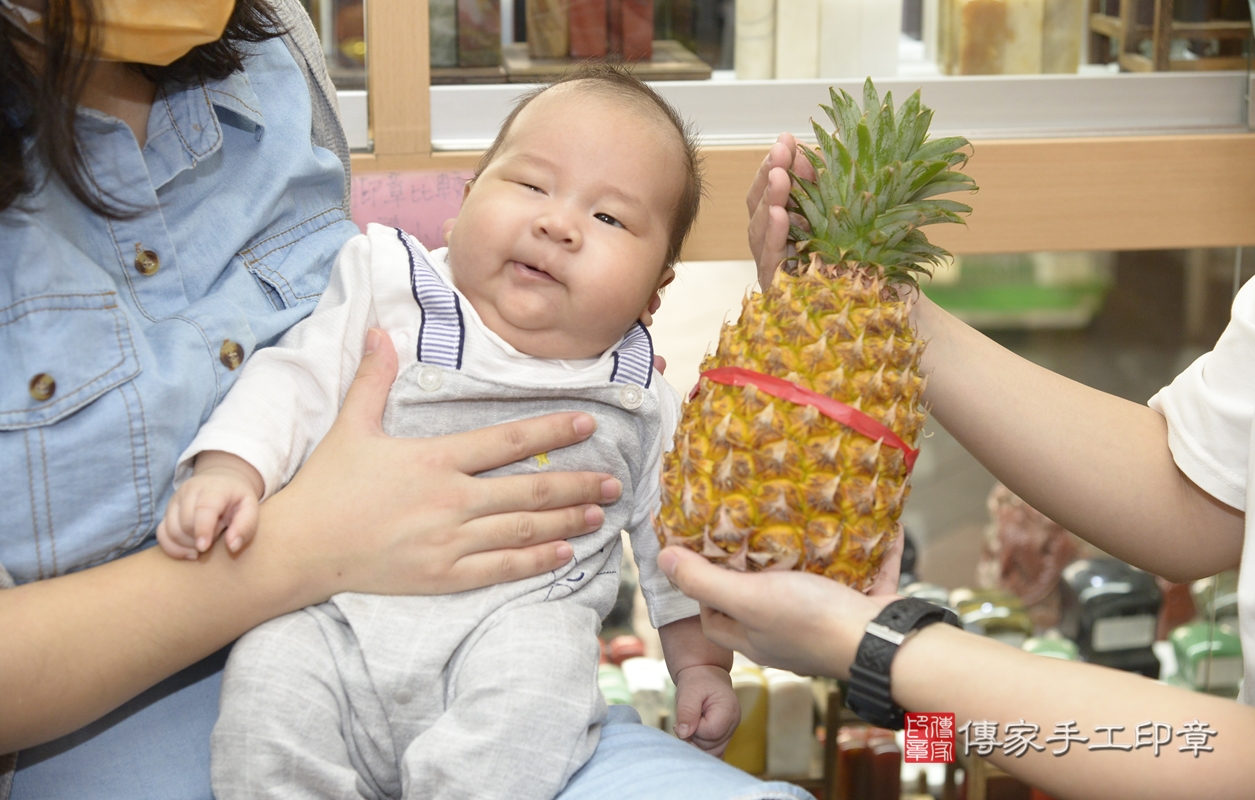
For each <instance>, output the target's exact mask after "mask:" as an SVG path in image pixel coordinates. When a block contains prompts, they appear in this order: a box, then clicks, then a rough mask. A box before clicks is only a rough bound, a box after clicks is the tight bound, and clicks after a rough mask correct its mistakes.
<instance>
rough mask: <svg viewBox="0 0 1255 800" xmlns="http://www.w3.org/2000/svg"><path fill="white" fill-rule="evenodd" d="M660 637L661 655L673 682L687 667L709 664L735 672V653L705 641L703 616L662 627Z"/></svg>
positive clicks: (659, 631) (707, 640)
mask: <svg viewBox="0 0 1255 800" xmlns="http://www.w3.org/2000/svg"><path fill="white" fill-rule="evenodd" d="M658 638H659V639H661V640H662V652H663V655H664V656H665V658H666V660H667V669H668V670H669V671H670V672H671V678H672V680H675V679H676V677H677V676H678V675H679V674H680V672H681V671H683V670H684V669H685V668H687V667H693V666H702V665H706V666H714V667H720V668H722V669H725V670H730V669H732V651H731V650H729V649H728V648H726V647H721V646H720V645H717V644H715V643H714V642H712V641H710V640H709V639H707V638H706V636H705V634H703V633H702V620H701V617H689V618H688V619H682V620H678V621H676V622H672V623H671V624H670V625H663V626H662V627H661V628H659V629H658Z"/></svg>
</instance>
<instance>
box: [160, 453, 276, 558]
mask: <svg viewBox="0 0 1255 800" xmlns="http://www.w3.org/2000/svg"><path fill="white" fill-rule="evenodd" d="M264 490H265V486H264V484H263V481H262V477H261V474H260V473H259V472H258V471H257V470H256V469H254V468H253V465H251V464H249V463H248V462H247V461H245V460H244V459H242V458H240V457H239V456H236V455H232V454H231V453H223V452H221V451H218V450H207V451H205V452H203V453H200V454H198V455H197V456H196V467H195V471H194V473H193V475H192V477H191V478H189V479H188V480H187V481H186V482H184V483H183V485H181V486H180V487H179V488H178V490H176V491H175V493H174V497H173V498H171V499H170V504H169V505H167V506H166V516H165V518H164V519H162V520H161V524H160V525H158V526H157V541H158V542H160V543H161V549H162V550H165V551H166V554H167V555H169V556H171V557H172V558H186V559H190V560H195V559H196V558H197V557H198V556H199V555H200V554H201V553H203V552H205V551H206V550H208V549H209V548H210V547H211V546H212V545H213V543H214V540H215V539H217V538H218V536H219V535H220V534H225V536H224V537H223V538H225V539H226V543H227V549H228V550H230V551H231V552H232V553H238V552H239V551H240V550H241V549H242V548H243V547H244V545H246V544H248V543H249V542H250V541H252V538H253V534H254V533H256V531H257V501H258V499H259V498H260V497H261V495H262V492H263V491H264Z"/></svg>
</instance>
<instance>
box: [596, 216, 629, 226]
mask: <svg viewBox="0 0 1255 800" xmlns="http://www.w3.org/2000/svg"><path fill="white" fill-rule="evenodd" d="M593 216H594V217H596V218H597V219H599V220H601V221H602V222H604V223H606V224H607V225H614V226H615V227H617V228H622V227H623V223H622V222H619V221H618V220H617V219H615V218H614V217H612V216H610V215H609V214H594V215H593Z"/></svg>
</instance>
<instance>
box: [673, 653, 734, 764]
mask: <svg viewBox="0 0 1255 800" xmlns="http://www.w3.org/2000/svg"><path fill="white" fill-rule="evenodd" d="M740 721H741V703H740V701H738V700H737V699H736V692H735V691H733V689H732V678H731V677H730V676H729V675H728V671H727V670H726V669H723V668H722V667H716V666H712V665H710V664H696V665H694V666H691V667H685V668H684V669H682V670H680V673H679V674H678V675H676V680H675V735H676V736H679V737H680V738H681V739H685V740H687V741H689V742H691V743H692V744H695V745H697V746H698V747H700V748H701V749H702V750H705V751H706V752H707V753H710V754H711V755H713V756H722V755H723V751H724V750H725V749H726V748H727V746H728V740H729V739H731V738H732V733H733V732H734V731H735V730H736V726H737V725H738V724H739V723H740Z"/></svg>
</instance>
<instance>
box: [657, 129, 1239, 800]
mask: <svg viewBox="0 0 1255 800" xmlns="http://www.w3.org/2000/svg"><path fill="white" fill-rule="evenodd" d="M809 168H810V167H809V162H808V161H807V159H805V158H804V157H803V156H802V155H800V154H799V152H798V150H797V146H796V142H795V141H794V140H793V137H792V136H790V135H788V134H784V135H782V136H781V137H780V140H779V141H778V142H777V143H776V144H775V145H774V146H773V147H772V149H771V151H770V152H769V154H768V156H767V158H766V159H765V160H764V162H763V165H762V167H761V168H760V170H759V173H758V175H757V176H756V178H755V180H754V183H753V185H752V186H751V189H750V192H749V196H748V198H747V203H748V206H749V211H750V217H751V220H750V227H749V230H750V246H751V249H752V251H753V253H754V255H755V259H756V261H757V262H758V266H759V278H760V283H761V284H762V285H764V286H766V285H769V284H770V283H771V282H772V280H773V275H774V273H775V271H776V266H777V265H778V264H779V263H780V262H781V261H782V260H783V258H784V256H785V254H786V246H787V241H788V233H789V220H788V215H787V213H786V209H787V205H788V197H789V190H790V181H789V176H788V172H787V171H788V170H789V169H793V171H794V172H795V173H798V174H802V175H808V174H809V173H808V170H809ZM910 321H911V324H912V326H913V327H914V329H915V335H916V337H917V338H918V339H920V340H922V341H925V342H927V343H928V347H927V349H926V350H925V353H924V356H923V358H922V360H921V362H920V364H919V371H920V372H921V373H922V374H923V375H925V376H927V378H928V384H927V388H926V389H925V390H924V391H923V393H922V400H923V401H924V402H926V403H927V404H928V405H929V407H930V410H931V412H932V414H933V416H934V418H936V419H937V420H938V421H939V422H940V423H941V424H942V425H943V426H944V427H945V428H946V430H947V431H949V432H950V433H951V434H952V435H954V437H955V438H956V439H957V440H958V441H959V442H960V443H961V444H963V446H964V447H965V448H967V449H968V450H969V451H970V452H971V453H973V455H975V456H976V457H977V458H978V459H979V460H980V461H981V463H982V464H983V465H984V466H985V467H986V468H988V469H989V471H990V472H992V473H993V474H994V476H995V477H996V478H997V479H999V480H1000V481H1002V482H1003V483H1004V484H1006V485H1007V486H1008V488H1010V489H1011V490H1012V491H1014V492H1015V493H1016V494H1018V495H1019V496H1020V497H1023V498H1024V499H1025V500H1026V501H1027V502H1029V503H1030V504H1031V505H1033V506H1034V507H1035V508H1038V509H1039V510H1041V511H1042V512H1043V513H1045V514H1046V515H1047V516H1049V517H1050V518H1051V519H1053V520H1054V521H1056V522H1058V523H1059V524H1061V525H1063V526H1064V527H1066V528H1067V529H1068V530H1071V531H1073V532H1075V533H1077V534H1078V535H1080V536H1082V537H1083V538H1085V539H1087V540H1088V541H1090V542H1092V543H1093V544H1095V545H1097V546H1098V547H1100V548H1101V549H1103V550H1105V551H1107V552H1109V553H1111V554H1113V555H1115V556H1117V557H1119V558H1122V559H1124V560H1125V561H1128V562H1130V563H1132V564H1135V565H1137V566H1140V567H1142V568H1144V569H1147V570H1150V571H1152V572H1155V573H1157V574H1160V575H1163V576H1165V577H1168V578H1170V579H1172V580H1174V581H1186V580H1191V579H1195V578H1200V577H1204V576H1207V575H1211V574H1213V573H1215V572H1218V571H1220V570H1223V569H1228V568H1232V567H1234V566H1237V564H1238V561H1239V560H1240V557H1241V553H1242V550H1243V537H1244V530H1243V528H1244V519H1243V516H1244V515H1243V513H1242V512H1241V511H1239V510H1238V509H1237V508H1235V505H1238V504H1240V502H1241V492H1242V487H1241V485H1240V483H1241V482H1242V481H1245V483H1246V491H1247V492H1248V493H1249V492H1250V490H1251V487H1252V486H1253V485H1255V482H1252V480H1251V477H1252V476H1251V474H1248V473H1247V472H1246V471H1245V470H1244V469H1243V467H1244V465H1245V464H1246V463H1247V461H1246V459H1245V458H1244V456H1243V454H1242V453H1238V454H1237V455H1236V456H1235V455H1234V454H1233V453H1232V452H1229V451H1227V450H1224V441H1219V443H1218V439H1217V436H1218V434H1215V433H1213V434H1212V437H1211V438H1207V437H1206V436H1201V435H1198V434H1199V428H1200V427H1202V426H1204V425H1206V424H1211V425H1213V426H1215V427H1214V430H1215V431H1221V432H1222V433H1223V435H1220V436H1219V438H1220V439H1221V440H1233V441H1237V442H1240V443H1242V445H1243V446H1245V444H1246V443H1247V442H1249V441H1250V437H1249V436H1242V435H1240V433H1239V435H1237V436H1234V435H1233V433H1234V430H1233V428H1232V427H1226V426H1225V424H1224V423H1234V424H1235V425H1236V427H1237V428H1242V427H1243V425H1245V426H1246V427H1248V428H1249V427H1250V424H1251V421H1252V418H1253V417H1255V367H1253V366H1252V365H1253V364H1255V356H1253V355H1252V352H1253V351H1255V286H1248V287H1247V288H1246V289H1244V290H1243V292H1242V293H1240V294H1239V296H1238V300H1237V302H1235V305H1234V320H1233V322H1232V323H1231V324H1230V327H1229V329H1228V330H1226V332H1225V334H1224V335H1223V336H1222V337H1221V340H1220V342H1219V343H1218V344H1217V347H1216V350H1215V351H1213V352H1212V353H1209V354H1207V355H1205V356H1203V358H1202V359H1200V362H1199V363H1198V364H1196V366H1195V367H1191V369H1190V370H1188V371H1187V372H1186V373H1185V374H1183V376H1182V377H1181V378H1178V380H1177V382H1175V383H1174V384H1173V385H1172V386H1171V387H1169V388H1168V389H1165V390H1164V392H1161V395H1160V396H1157V397H1162V399H1161V400H1160V401H1159V403H1158V404H1157V405H1156V406H1155V409H1152V408H1148V407H1147V406H1144V405H1139V404H1136V403H1132V402H1129V401H1126V400H1123V399H1120V398H1116V397H1113V396H1110V395H1107V394H1104V393H1102V392H1099V391H1097V390H1094V389H1091V388H1089V387H1086V386H1083V385H1081V384H1078V383H1075V382H1074V381H1071V380H1069V379H1066V378H1063V377H1062V376H1059V375H1056V374H1054V373H1052V372H1050V371H1049V370H1046V369H1043V368H1041V367H1038V366H1036V365H1035V364H1032V363H1031V362H1029V361H1027V360H1025V359H1022V358H1020V357H1018V356H1016V355H1015V354H1013V353H1011V352H1009V351H1007V350H1005V349H1004V348H1002V347H1001V346H999V345H998V344H996V343H995V342H993V341H991V340H990V339H988V338H987V337H985V336H983V335H982V334H980V333H979V332H977V331H975V330H973V329H972V328H970V327H968V326H967V325H965V324H963V323H962V322H960V321H959V320H957V319H956V318H954V317H953V316H951V315H949V314H947V313H946V312H945V311H943V310H942V309H940V308H939V307H937V306H936V305H935V304H933V303H931V302H930V301H929V300H928V299H927V297H925V296H924V295H923V294H919V296H918V298H917V301H916V302H915V303H914V305H913V306H912V307H911V311H910ZM1204 367H1205V369H1204ZM1183 381H1184V383H1183ZM1195 384H1198V385H1204V386H1205V387H1206V389H1205V390H1198V389H1197V387H1195V388H1194V390H1193V391H1191V390H1190V388H1189V387H1192V386H1195ZM1161 408H1162V409H1164V413H1166V414H1168V420H1170V422H1166V421H1165V417H1164V416H1161V414H1160V413H1157V410H1159V409H1161ZM1191 414H1193V415H1194V418H1191ZM1196 420H1197V421H1198V422H1197V424H1196ZM1170 428H1171V429H1172V431H1173V433H1174V436H1175V439H1174V444H1173V448H1172V449H1170V448H1169V443H1168V440H1169V436H1168V432H1169V429H1170ZM1183 435H1184V436H1189V437H1190V439H1191V446H1194V445H1193V443H1195V442H1199V441H1202V442H1204V443H1206V444H1208V445H1210V446H1211V448H1212V449H1213V451H1215V452H1213V453H1211V454H1210V455H1212V456H1215V458H1214V459H1213V460H1208V461H1205V462H1204V463H1208V464H1213V463H1221V464H1224V465H1225V466H1227V467H1231V471H1232V472H1233V475H1235V476H1236V477H1237V478H1238V483H1239V485H1238V487H1237V495H1238V496H1237V497H1234V493H1233V492H1232V491H1229V492H1227V493H1226V492H1224V491H1223V490H1222V489H1221V488H1217V484H1216V478H1215V477H1214V476H1213V477H1212V478H1211V479H1210V480H1209V479H1208V478H1207V476H1206V475H1205V474H1204V473H1203V472H1200V471H1199V469H1198V462H1193V463H1192V462H1191V460H1190V454H1189V453H1188V451H1187V449H1186V445H1185V444H1183V440H1182V436H1183ZM1238 449H1242V448H1240V447H1239V448H1238ZM1222 450H1223V452H1222ZM1178 452H1179V453H1180V455H1174V454H1177V453H1178ZM1243 452H1245V451H1243ZM1193 455H1195V456H1198V457H1199V458H1200V459H1206V458H1207V456H1208V455H1209V454H1208V453H1207V452H1198V451H1196V452H1195V453H1194V454H1193ZM1222 457H1223V458H1222ZM1178 463H1180V464H1181V466H1180V467H1178ZM1234 465H1236V467H1234ZM1200 484H1201V485H1206V486H1207V487H1208V488H1207V489H1206V490H1205V489H1204V488H1202V486H1201V485H1200ZM659 565H660V566H661V568H662V569H663V571H664V572H665V573H666V574H667V575H668V576H669V577H670V578H671V579H672V581H673V582H674V583H675V584H676V585H677V586H679V587H680V589H681V590H682V591H684V592H685V593H686V594H688V595H689V596H691V597H694V598H696V599H697V600H699V601H700V602H701V603H702V604H703V609H702V622H703V630H704V632H705V633H706V635H707V637H708V638H710V639H711V640H712V641H715V642H717V643H719V644H722V645H724V646H726V647H730V648H732V649H735V650H739V651H741V652H744V653H745V654H747V655H748V656H749V657H750V658H752V659H754V660H755V661H758V662H759V663H762V664H766V665H772V666H780V667H784V668H788V669H793V670H794V671H797V672H801V673H806V674H820V675H830V676H835V677H839V678H845V677H848V676H849V672H850V665H851V663H852V662H853V661H854V658H855V653H856V650H857V649H858V647H859V643H860V642H861V641H862V639H863V637H864V635H865V630H866V628H867V625H868V623H869V622H870V621H871V620H872V619H874V618H875V617H876V616H877V614H879V613H880V611H881V610H882V609H883V608H884V607H885V606H886V605H888V604H889V603H890V602H891V601H893V600H894V599H896V598H894V597H892V596H888V597H884V596H869V595H867V594H864V593H861V592H858V591H855V590H853V589H851V588H849V587H847V586H844V585H841V584H840V583H838V582H836V581H831V580H825V579H824V578H821V577H819V576H816V575H811V574H805V573H799V572H769V573H760V574H749V573H738V572H734V571H731V570H727V569H722V568H719V567H716V566H714V565H712V564H711V563H709V562H708V561H707V560H705V559H703V558H702V557H701V556H699V555H698V554H696V553H693V552H691V551H689V550H688V549H685V548H681V547H668V548H666V549H665V550H663V552H662V554H661V555H660V556H659ZM1248 571H1249V570H1248ZM1241 613H1242V615H1243V617H1244V620H1243V628H1244V633H1249V626H1250V622H1249V621H1248V620H1246V619H1245V615H1246V614H1248V613H1249V611H1248V610H1247V608H1245V607H1244V608H1243V609H1242V611H1241ZM1244 640H1247V641H1249V639H1248V637H1247V636H1245V635H1244ZM1247 650H1248V652H1255V648H1253V647H1249V646H1248V647H1247ZM1249 674H1250V671H1249V669H1248V676H1249ZM890 677H891V683H890V687H889V688H890V692H891V694H892V698H893V700H894V702H896V703H897V704H898V705H900V706H902V707H903V708H905V709H907V710H908V711H948V712H953V713H954V714H955V716H956V724H958V725H962V724H963V723H964V722H965V721H969V720H982V719H983V720H996V721H1000V722H1002V723H1009V722H1013V721H1018V720H1025V721H1028V722H1031V723H1036V724H1038V725H1040V726H1041V731H1042V733H1041V736H1040V737H1039V741H1042V740H1044V739H1045V738H1046V737H1048V736H1050V735H1051V733H1050V731H1051V730H1052V726H1054V725H1056V724H1057V723H1060V722H1062V721H1064V720H1071V721H1074V722H1075V723H1076V726H1077V728H1079V730H1081V731H1082V732H1083V734H1084V735H1086V736H1087V737H1089V739H1090V741H1093V742H1096V743H1098V744H1102V742H1103V741H1104V740H1105V737H1106V734H1104V733H1101V732H1096V728H1097V726H1123V728H1122V729H1121V730H1120V732H1118V733H1116V737H1117V741H1118V742H1120V743H1121V744H1125V743H1128V744H1131V743H1132V741H1133V731H1134V729H1135V727H1136V726H1137V725H1138V724H1139V723H1142V722H1143V721H1145V720H1147V719H1150V720H1154V721H1157V722H1163V723H1168V724H1170V725H1173V726H1174V727H1175V728H1178V729H1179V728H1180V726H1182V725H1184V724H1186V723H1187V722H1188V721H1191V720H1205V721H1206V722H1207V723H1208V724H1209V725H1210V728H1211V729H1212V730H1214V731H1217V732H1218V735H1217V737H1216V738H1214V739H1212V740H1211V741H1210V745H1212V746H1213V747H1214V749H1213V751H1211V752H1206V753H1203V754H1202V757H1201V758H1197V759H1196V758H1193V757H1191V756H1190V755H1189V753H1188V752H1187V753H1180V752H1178V751H1177V748H1178V746H1179V745H1181V744H1184V742H1183V741H1182V740H1180V739H1176V740H1175V741H1174V742H1173V743H1172V744H1171V745H1168V746H1166V747H1165V748H1164V750H1163V752H1162V754H1156V753H1155V752H1153V750H1154V748H1151V747H1145V746H1142V747H1136V748H1131V749H1129V750H1127V751H1117V752H1116V753H1115V754H1113V753H1112V752H1109V751H1107V750H1102V749H1098V750H1090V749H1089V748H1088V747H1085V746H1084V745H1074V746H1073V747H1072V748H1071V749H1070V750H1069V751H1068V752H1067V753H1066V755H1062V756H1059V757H1054V756H1050V755H1049V754H1046V753H1040V754H1038V753H1029V754H1027V755H1025V756H1024V757H1023V758H1016V757H1013V756H1007V755H1006V754H1004V753H1002V752H1001V751H1000V750H995V751H994V754H993V755H992V756H991V757H990V758H991V760H992V761H994V762H995V763H996V764H997V765H998V766H1000V767H1001V768H1002V769H1004V770H1006V771H1007V772H1009V773H1011V774H1013V775H1015V776H1017V777H1019V778H1021V779H1023V780H1025V781H1027V782H1029V783H1030V784H1032V785H1034V786H1036V787H1038V788H1041V789H1043V790H1045V791H1046V792H1047V793H1049V794H1050V795H1052V796H1054V797H1059V798H1087V797H1092V798H1102V800H1107V798H1126V797H1127V798H1146V797H1155V798H1177V797H1180V798H1194V797H1204V796H1205V797H1216V798H1220V797H1226V798H1227V797H1233V798H1239V797H1249V796H1250V793H1251V774H1250V766H1249V753H1250V742H1251V741H1255V709H1252V708H1251V707H1250V706H1249V705H1246V704H1243V703H1235V702H1232V701H1229V700H1225V699H1222V698H1218V697H1213V696H1210V695H1204V694H1197V693H1192V692H1187V691H1184V690H1181V689H1176V688H1174V687H1170V686H1167V685H1164V684H1161V683H1157V682H1153V681H1148V680H1145V679H1144V678H1142V677H1140V676H1136V675H1132V674H1129V673H1124V672H1119V671H1115V670H1110V669H1106V668H1102V667H1097V666H1093V665H1088V664H1081V663H1076V662H1064V661H1059V660H1056V659H1049V658H1042V657H1040V656H1036V655H1032V654H1029V653H1025V652H1023V651H1021V650H1018V649H1015V648H1012V647H1008V646H1006V645H1003V644H1000V643H998V642H995V641H992V640H990V639H986V638H983V637H979V636H975V635H973V634H969V633H966V632H964V631H961V630H958V629H956V628H952V627H950V626H947V625H931V626H929V627H927V628H925V629H923V630H921V631H918V632H917V633H915V634H913V635H911V636H909V637H908V638H907V639H906V640H905V641H904V643H903V644H902V645H901V646H900V648H899V649H898V652H897V655H896V657H895V658H894V659H893V661H892V666H891V672H890ZM1246 683H1247V689H1246V690H1245V696H1246V698H1247V699H1246V701H1245V702H1246V703H1250V702H1251V700H1250V698H1251V697H1255V689H1252V688H1251V686H1252V681H1251V680H1247V682H1246ZM1095 737H1096V738H1095ZM1047 747H1048V748H1049V749H1051V750H1052V752H1053V750H1054V749H1055V748H1056V747H1057V745H1047ZM1034 756H1037V757H1034Z"/></svg>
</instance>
